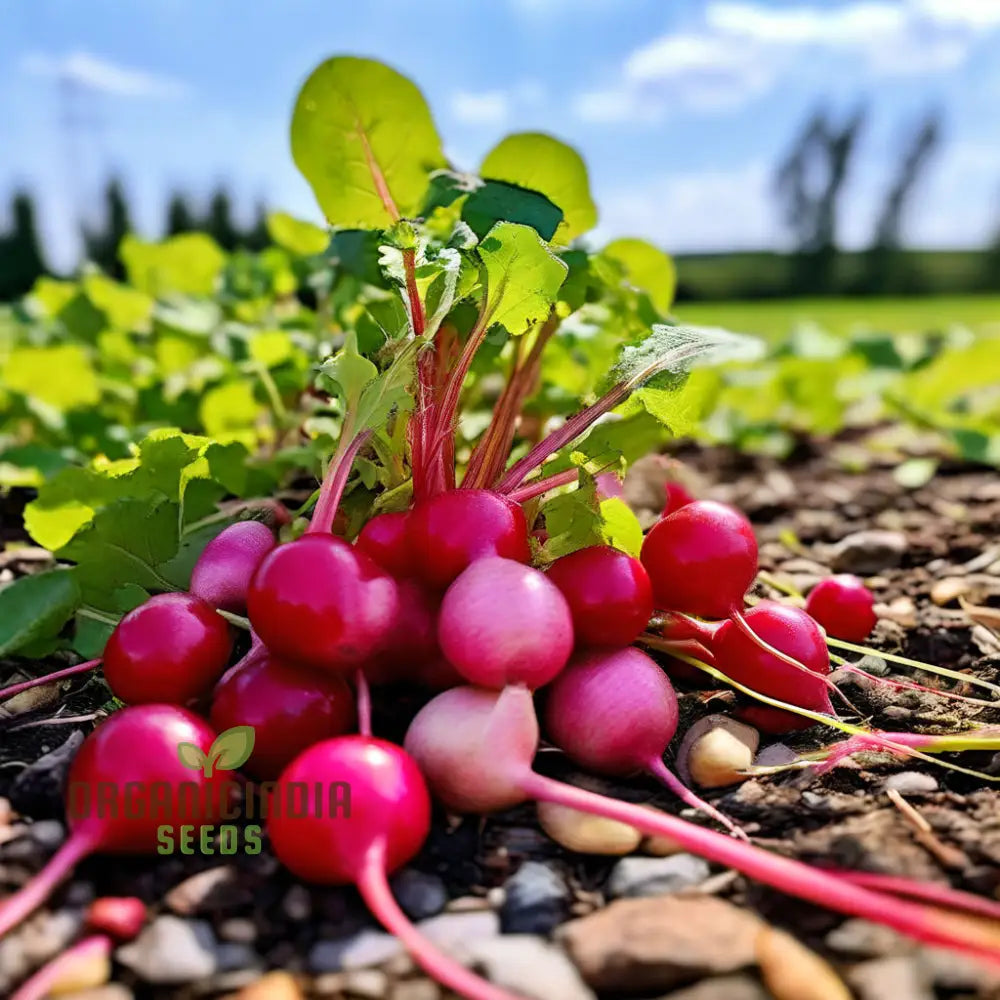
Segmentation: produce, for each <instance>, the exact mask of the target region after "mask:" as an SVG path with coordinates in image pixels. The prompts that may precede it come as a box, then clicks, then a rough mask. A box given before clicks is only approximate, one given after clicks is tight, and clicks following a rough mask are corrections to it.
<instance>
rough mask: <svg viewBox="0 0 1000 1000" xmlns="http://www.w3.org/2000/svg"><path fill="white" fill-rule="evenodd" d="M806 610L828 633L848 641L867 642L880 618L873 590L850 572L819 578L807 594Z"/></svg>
mask: <svg viewBox="0 0 1000 1000" xmlns="http://www.w3.org/2000/svg"><path fill="white" fill-rule="evenodd" d="M806 611H807V612H808V613H809V614H811V615H812V616H813V618H815V619H816V621H818V622H819V624H820V625H822V626H823V628H824V629H826V632H827V634H828V635H832V636H833V637H834V638H835V639H846V640H847V641H848V642H864V641H865V639H867V638H868V636H870V635H871V633H872V629H874V628H875V623H876V622H877V621H878V616H877V615H876V614H875V598H874V597H873V596H872V592H871V591H870V590H869V589H868V588H867V587H866V586H865V585H864V583H862V582H861V580H859V579H858V578H857V577H856V576H852V575H851V574H850V573H841V574H838V575H837V576H828V577H827V578H826V579H825V580H820V582H819V583H817V584H816V586H815V587H813V589H812V590H810V591H809V596H808V597H806Z"/></svg>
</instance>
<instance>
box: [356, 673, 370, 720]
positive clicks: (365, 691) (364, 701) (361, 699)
mask: <svg viewBox="0 0 1000 1000" xmlns="http://www.w3.org/2000/svg"><path fill="white" fill-rule="evenodd" d="M354 684H355V687H356V688H357V694H358V732H359V733H360V734H361V735H362V736H371V734H372V693H371V688H369V686H368V678H367V677H365V672H364V670H362V669H360V668H358V670H357V672H356V673H355V675H354Z"/></svg>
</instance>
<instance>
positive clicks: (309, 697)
mask: <svg viewBox="0 0 1000 1000" xmlns="http://www.w3.org/2000/svg"><path fill="white" fill-rule="evenodd" d="M210 719H211V722H212V725H213V727H214V728H215V729H216V730H218V732H220V733H221V732H223V731H224V730H226V729H232V728H233V727H234V726H253V730H254V745H253V753H252V754H251V755H250V759H249V760H248V761H247V763H246V764H245V765H244V766H245V768H246V770H247V771H248V772H249V773H250V774H252V775H253V776H254V777H256V778H263V779H268V780H269V779H272V778H277V777H278V775H279V774H281V771H282V769H283V768H284V767H285V765H286V764H288V762H289V761H290V760H292V758H293V757H295V756H296V754H298V753H299V752H300V751H302V750H305V749H306V747H309V746H312V745H313V744H314V743H318V742H319V741H320V740H324V739H328V738H330V737H331V736H340V735H342V734H344V733H348V732H350V731H351V730H352V729H353V727H354V724H355V721H356V717H355V711H354V695H353V693H352V692H351V689H350V688H349V687H348V685H347V682H346V681H345V680H344V679H343V678H342V677H338V676H336V675H331V674H329V673H326V672H325V671H319V670H314V669H310V668H308V667H298V666H293V665H292V664H289V663H284V662H282V661H281V660H278V659H276V658H275V657H273V656H270V655H265V656H263V657H261V658H258V659H255V660H254V661H252V662H250V663H248V664H247V665H246V666H245V667H243V669H242V670H238V671H236V672H235V673H233V674H231V675H230V676H229V677H228V678H227V679H226V680H225V681H223V682H222V683H221V684H219V686H218V687H216V689H215V693H214V694H213V696H212V713H211V716H210Z"/></svg>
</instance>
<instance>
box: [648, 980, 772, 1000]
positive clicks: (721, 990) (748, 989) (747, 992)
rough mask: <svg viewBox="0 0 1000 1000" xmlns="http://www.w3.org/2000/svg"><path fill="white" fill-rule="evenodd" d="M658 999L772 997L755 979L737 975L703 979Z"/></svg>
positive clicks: (760, 999) (745, 999)
mask: <svg viewBox="0 0 1000 1000" xmlns="http://www.w3.org/2000/svg"><path fill="white" fill-rule="evenodd" d="M660 1000H772V997H771V995H770V994H769V993H768V992H767V990H765V989H764V987H763V986H761V984H760V983H758V982H757V980H756V979H751V977H750V976H744V975H739V976H717V977H716V978H715V979H703V980H702V981H701V982H700V983H696V984H695V985H694V986H688V987H687V988H686V989H682V990H676V991H675V992H672V993H670V994H668V995H667V996H664V997H660Z"/></svg>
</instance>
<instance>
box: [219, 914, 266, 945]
mask: <svg viewBox="0 0 1000 1000" xmlns="http://www.w3.org/2000/svg"><path fill="white" fill-rule="evenodd" d="M219 937H220V938H221V939H222V940H223V941H233V942H235V943H236V944H253V942H254V941H256V940H257V925H256V924H255V923H254V922H253V921H252V920H248V919H247V918H246V917H230V918H229V919H228V920H223V921H222V923H221V924H219Z"/></svg>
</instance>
